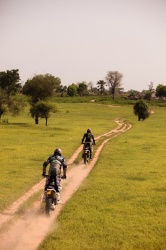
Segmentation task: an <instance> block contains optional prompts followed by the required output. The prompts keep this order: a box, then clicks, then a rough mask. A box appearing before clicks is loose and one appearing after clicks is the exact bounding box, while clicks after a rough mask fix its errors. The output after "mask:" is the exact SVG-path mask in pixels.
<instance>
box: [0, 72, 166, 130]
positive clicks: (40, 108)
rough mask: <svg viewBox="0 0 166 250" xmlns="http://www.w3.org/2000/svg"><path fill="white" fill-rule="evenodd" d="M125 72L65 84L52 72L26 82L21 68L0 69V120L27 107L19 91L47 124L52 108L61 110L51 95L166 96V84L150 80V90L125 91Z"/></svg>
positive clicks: (110, 73) (31, 111)
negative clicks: (95, 79)
mask: <svg viewBox="0 0 166 250" xmlns="http://www.w3.org/2000/svg"><path fill="white" fill-rule="evenodd" d="M122 78H123V75H122V74H121V73H119V72H118V71H109V72H108V73H107V75H106V77H105V80H99V81H98V82H97V83H96V86H93V83H92V82H89V83H86V82H84V81H83V82H80V83H79V82H78V83H72V84H70V85H69V86H63V85H62V83H61V79H60V78H59V77H55V76H53V75H51V74H44V75H42V74H41V75H35V76H34V77H33V78H31V79H28V80H27V81H26V82H25V83H24V85H23V86H22V84H21V79H20V75H19V70H18V69H13V70H7V71H1V72H0V121H1V117H2V115H3V114H5V112H7V111H9V112H11V113H12V114H13V115H18V114H19V112H20V111H21V110H22V109H23V108H24V106H25V103H23V101H22V100H21V99H18V98H15V97H16V95H17V94H22V95H26V96H28V101H29V104H30V114H31V116H32V117H33V118H34V120H35V123H36V124H38V122H39V118H45V120H46V126H47V121H48V118H49V116H50V112H57V110H56V108H55V107H54V106H52V105H51V104H49V103H48V98H49V97H51V96H71V97H72V96H86V95H94V96H95V95H111V96H112V99H115V97H116V96H120V97H122V98H127V99H134V100H137V99H147V100H151V98H152V96H153V95H154V94H155V97H157V98H161V99H163V98H166V85H162V84H160V85H158V86H157V87H156V89H154V88H153V83H150V85H149V86H148V87H149V88H148V90H144V91H142V92H139V91H136V90H130V91H128V92H126V93H125V92H124V91H123V88H122V83H121V81H122Z"/></svg>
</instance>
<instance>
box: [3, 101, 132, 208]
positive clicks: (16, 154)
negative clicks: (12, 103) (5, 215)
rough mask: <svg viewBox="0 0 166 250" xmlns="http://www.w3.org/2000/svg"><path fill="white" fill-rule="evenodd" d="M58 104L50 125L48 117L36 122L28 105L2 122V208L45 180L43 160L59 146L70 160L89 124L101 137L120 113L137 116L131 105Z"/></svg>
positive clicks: (95, 134) (50, 119) (113, 125)
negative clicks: (22, 110)
mask: <svg viewBox="0 0 166 250" xmlns="http://www.w3.org/2000/svg"><path fill="white" fill-rule="evenodd" d="M55 105H56V106H57V108H58V113H55V114H53V115H52V116H51V118H49V121H48V127H46V126H45V121H44V120H40V121H39V125H35V124H34V120H33V119H32V118H31V117H30V116H29V111H28V108H26V110H25V111H24V113H22V115H21V116H18V117H11V116H10V115H6V116H4V117H3V118H4V119H6V120H8V124H3V123H2V124H0V138H1V140H0V148H1V150H0V159H1V175H0V182H1V190H0V211H2V210H3V209H5V208H6V207H7V206H9V205H10V204H11V203H12V202H13V201H15V200H16V199H17V198H19V197H20V196H21V195H22V194H24V193H25V192H26V191H27V190H29V189H30V187H31V186H32V185H34V184H35V183H37V182H38V181H39V180H41V173H42V163H43V162H44V161H45V160H46V159H47V157H48V156H49V155H50V154H52V153H53V150H54V149H55V148H56V147H60V148H61V149H62V150H63V154H64V156H65V158H66V160H67V159H69V158H70V157H71V155H72V154H73V153H74V151H75V150H76V149H77V148H78V147H79V146H80V143H81V139H82V136H83V133H85V131H86V129H87V128H88V127H90V128H91V129H92V131H93V133H94V136H98V135H100V134H102V133H105V132H107V131H109V130H111V129H112V128H114V127H116V124H115V122H114V119H115V118H116V117H117V116H118V117H119V116H122V114H123V116H126V117H127V116H128V115H130V116H133V113H132V109H131V107H129V108H128V107H121V108H111V107H108V106H106V105H101V104H96V103H89V104H87V103H80V104H78V103H77V104H75V103H56V104H55ZM134 118H135V117H134Z"/></svg>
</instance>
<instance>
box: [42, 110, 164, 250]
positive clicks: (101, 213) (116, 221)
mask: <svg viewBox="0 0 166 250" xmlns="http://www.w3.org/2000/svg"><path fill="white" fill-rule="evenodd" d="M128 121H129V122H132V125H133V127H132V129H131V130H129V131H128V132H127V133H124V134H123V135H120V136H119V137H116V138H114V139H113V140H112V141H109V142H108V144H107V145H105V147H104V150H103V151H102V154H101V157H100V158H99V160H98V162H97V164H96V166H95V168H94V169H93V170H92V172H91V174H90V175H89V177H88V178H87V179H86V180H85V181H84V183H83V184H82V186H81V188H80V189H79V191H78V192H77V193H76V194H75V195H74V196H73V198H72V199H71V200H70V202H69V203H68V204H67V205H66V206H65V209H64V210H63V211H62V213H61V215H60V216H59V218H58V222H56V223H58V225H59V227H58V229H57V230H56V231H55V232H53V233H51V234H50V235H49V236H48V237H47V238H46V240H45V241H44V242H43V243H42V244H41V246H40V247H39V249H40V250H42V249H45V250H46V249H49V250H52V249H59V250H60V249H65V250H71V249H72V250H76V249H77V250H79V249H81V250H86V249H87V250H89V249H91V250H98V249H105V250H107V249H132V250H133V249H141V250H142V249H146V250H147V249H151V250H152V249H153V250H158V249H162V250H164V249H166V248H165V246H166V238H165V230H166V219H165V218H166V209H165V202H166V196H165V193H166V186H165V175H166V168H165V161H166V140H165V139H166V138H165V126H166V120H165V110H164V109H155V113H154V115H153V116H151V117H150V118H149V119H148V120H146V121H144V122H133V121H132V120H130V117H128ZM163 137H164V138H163Z"/></svg>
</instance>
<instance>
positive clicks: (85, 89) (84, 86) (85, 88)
mask: <svg viewBox="0 0 166 250" xmlns="http://www.w3.org/2000/svg"><path fill="white" fill-rule="evenodd" d="M77 92H78V94H79V95H80V96H83V95H86V94H87V92H88V86H87V84H86V83H85V82H80V83H78V88H77Z"/></svg>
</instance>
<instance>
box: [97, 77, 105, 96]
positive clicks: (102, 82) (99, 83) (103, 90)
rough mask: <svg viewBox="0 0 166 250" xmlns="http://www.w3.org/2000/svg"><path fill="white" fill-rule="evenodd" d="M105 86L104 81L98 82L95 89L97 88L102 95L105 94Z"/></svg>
mask: <svg viewBox="0 0 166 250" xmlns="http://www.w3.org/2000/svg"><path fill="white" fill-rule="evenodd" d="M105 86H107V83H106V82H105V81H103V80H99V81H98V82H97V88H98V90H99V92H100V94H101V95H102V94H104V92H105Z"/></svg>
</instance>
